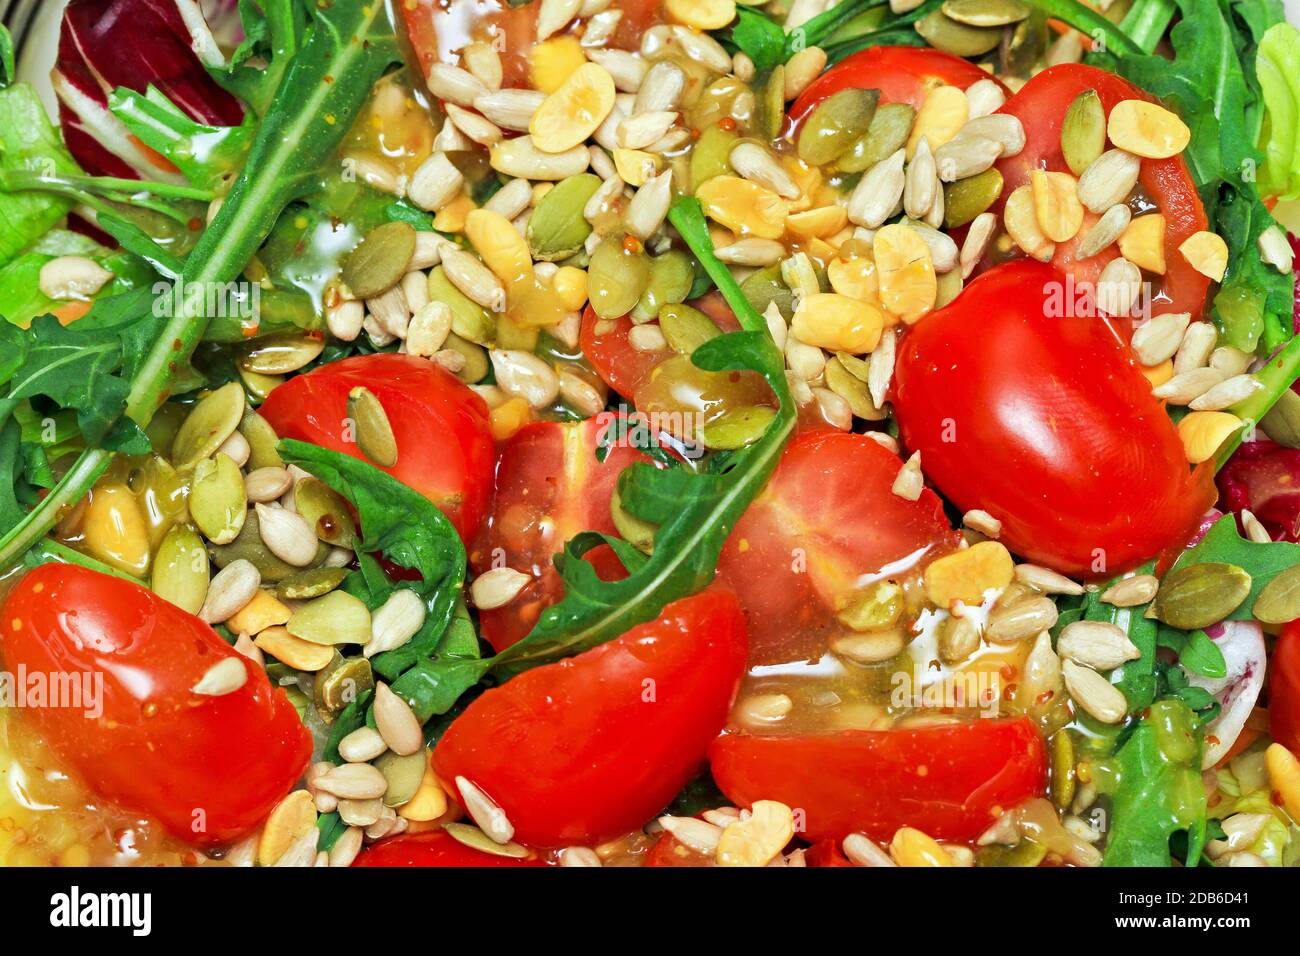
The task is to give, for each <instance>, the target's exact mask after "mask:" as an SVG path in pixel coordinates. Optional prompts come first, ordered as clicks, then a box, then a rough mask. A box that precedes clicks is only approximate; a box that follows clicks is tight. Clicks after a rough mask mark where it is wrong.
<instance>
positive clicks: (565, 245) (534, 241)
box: [525, 173, 600, 262]
mask: <svg viewBox="0 0 1300 956" xmlns="http://www.w3.org/2000/svg"><path fill="white" fill-rule="evenodd" d="M599 188H600V177H599V176H593V175H592V174H591V173H583V174H581V175H579V176H574V177H573V178H571V179H565V180H562V181H561V182H558V183H556V184H555V188H554V189H552V190H550V191H549V192H547V194H546V195H545V196H543V197H542V201H541V202H539V203H538V204H537V207H536V208H535V209H533V212H532V215H530V216H529V217H528V228H527V229H526V230H525V233H526V237H527V239H528V251H529V252H531V253H532V255H533V258H534V259H540V260H541V261H543V262H557V261H559V260H560V259H567V258H568V257H569V256H571V255H573V254H574V253H576V252H577V251H578V250H579V249H581V248H582V246H583V243H585V242H586V241H587V237H588V236H589V235H591V223H589V222H587V220H586V218H585V217H584V216H583V215H582V210H583V208H584V207H585V206H586V205H587V200H589V199H591V197H592V196H593V195H595V193H596V190H597V189H599Z"/></svg>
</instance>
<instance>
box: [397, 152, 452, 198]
mask: <svg viewBox="0 0 1300 956" xmlns="http://www.w3.org/2000/svg"><path fill="white" fill-rule="evenodd" d="M464 183H465V177H464V176H462V175H461V174H460V170H459V169H457V168H456V167H455V166H453V165H452V163H451V160H449V159H448V158H447V154H446V153H444V152H441V151H439V152H436V153H434V154H433V155H432V156H430V157H429V158H428V159H426V160H425V161H424V162H422V163H421V164H420V165H419V167H418V168H417V169H416V170H415V173H414V175H412V176H411V183H410V185H409V186H407V188H406V195H407V197H408V198H409V199H410V200H411V202H413V203H415V204H416V205H417V206H419V207H420V208H421V209H424V210H427V211H429V212H437V211H438V210H439V209H441V208H442V207H443V206H445V205H447V203H449V202H451V201H452V200H453V199H454V198H456V196H457V195H458V194H459V193H460V188H461V186H463V185H464Z"/></svg>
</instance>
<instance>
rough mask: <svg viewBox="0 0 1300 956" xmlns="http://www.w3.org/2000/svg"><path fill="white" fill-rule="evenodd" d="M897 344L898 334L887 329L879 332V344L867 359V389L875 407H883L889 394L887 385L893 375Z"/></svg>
mask: <svg viewBox="0 0 1300 956" xmlns="http://www.w3.org/2000/svg"><path fill="white" fill-rule="evenodd" d="M897 344H898V334H897V333H896V332H895V331H894V330H893V329H889V330H888V331H886V332H883V333H881V336H880V344H879V345H877V346H876V348H875V351H873V352H872V353H871V356H870V357H869V358H868V359H867V391H868V392H870V393H871V402H872V404H874V405H875V406H876V407H877V408H884V406H885V397H886V396H887V395H888V394H889V385H890V383H891V382H892V381H893V377H894V354H895V350H896V348H897Z"/></svg>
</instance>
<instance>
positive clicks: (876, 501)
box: [718, 428, 958, 664]
mask: <svg viewBox="0 0 1300 956" xmlns="http://www.w3.org/2000/svg"><path fill="white" fill-rule="evenodd" d="M902 466H903V462H902V461H901V460H899V458H898V456H897V455H895V454H894V453H893V452H891V451H889V450H888V449H887V448H885V447H884V446H882V445H880V444H878V443H877V442H875V441H873V440H872V439H870V438H868V437H866V436H865V435H857V434H851V433H848V432H842V431H838V430H831V429H827V428H820V429H812V430H808V431H800V432H798V433H796V435H795V437H794V438H793V439H792V440H791V441H790V443H789V445H787V446H786V448H785V450H784V451H783V452H782V454H781V462H780V464H779V465H778V466H777V469H776V473H775V474H774V475H773V476H772V479H771V480H770V481H769V482H768V484H767V487H766V488H765V489H764V490H763V492H762V493H761V494H760V495H759V497H758V498H757V499H756V500H755V501H754V503H753V504H752V505H750V507H749V508H748V509H746V511H745V513H744V515H742V516H741V518H740V520H739V521H737V522H736V527H735V530H733V531H732V533H731V534H730V535H729V536H728V538H727V543H726V545H725V546H724V547H723V550H722V555H721V558H720V559H719V561H718V574H719V577H720V578H721V580H723V581H725V582H726V583H727V585H728V587H730V588H731V589H732V590H734V591H735V592H736V596H737V598H739V600H740V606H741V607H743V608H744V609H745V616H746V619H747V620H748V622H749V646H750V657H751V662H752V663H760V664H765V663H775V662H784V661H792V660H800V659H802V660H808V659H811V658H814V657H817V656H819V655H820V654H821V653H823V652H824V651H825V647H826V641H827V636H828V634H829V633H830V632H831V631H832V630H834V631H836V632H837V631H838V627H837V626H836V625H835V620H834V616H835V610H836V609H838V607H839V606H841V605H842V604H843V603H845V602H846V601H847V599H848V597H849V596H850V594H851V593H852V591H853V589H854V588H855V587H856V586H857V581H858V580H860V578H861V577H862V575H864V574H870V573H872V572H874V571H877V570H880V569H881V568H884V567H885V566H886V565H889V564H893V563H894V562H898V561H901V560H903V559H905V558H907V557H908V556H909V555H913V554H919V555H923V556H924V559H929V558H933V557H938V555H939V554H941V553H943V552H945V551H947V550H951V549H952V548H955V547H956V546H957V543H958V536H957V534H956V533H955V532H954V531H953V530H952V528H951V527H950V526H949V524H948V519H947V518H946V517H945V516H944V513H943V503H942V502H941V501H940V500H939V497H938V495H936V494H935V493H934V492H933V491H930V490H929V489H926V490H924V491H923V492H922V493H921V497H920V498H919V499H918V500H917V501H908V500H907V499H905V498H900V497H899V496H898V495H896V494H894V493H893V491H892V490H891V488H892V485H893V483H894V479H895V478H896V477H897V476H898V471H899V469H900V468H902ZM796 554H800V555H803V556H804V560H803V561H802V562H796V561H795V560H794V558H793V555H796Z"/></svg>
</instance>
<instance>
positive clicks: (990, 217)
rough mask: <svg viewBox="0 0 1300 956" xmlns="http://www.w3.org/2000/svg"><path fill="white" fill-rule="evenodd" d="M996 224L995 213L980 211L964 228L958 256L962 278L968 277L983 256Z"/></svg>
mask: <svg viewBox="0 0 1300 956" xmlns="http://www.w3.org/2000/svg"><path fill="white" fill-rule="evenodd" d="M997 225H998V217H997V214H996V213H991V212H982V213H980V214H979V215H978V216H976V217H975V218H974V220H972V221H971V224H970V228H969V229H967V230H966V238H965V240H964V241H963V242H962V244H961V255H960V256H959V257H958V261H959V262H960V263H961V277H962V278H963V279H967V278H969V277H970V274H971V273H972V272H974V271H975V267H976V266H977V265H979V262H980V260H981V259H983V258H984V253H985V251H986V250H987V249H988V247H989V241H990V240H991V239H992V238H993V232H994V230H996V229H997Z"/></svg>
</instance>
